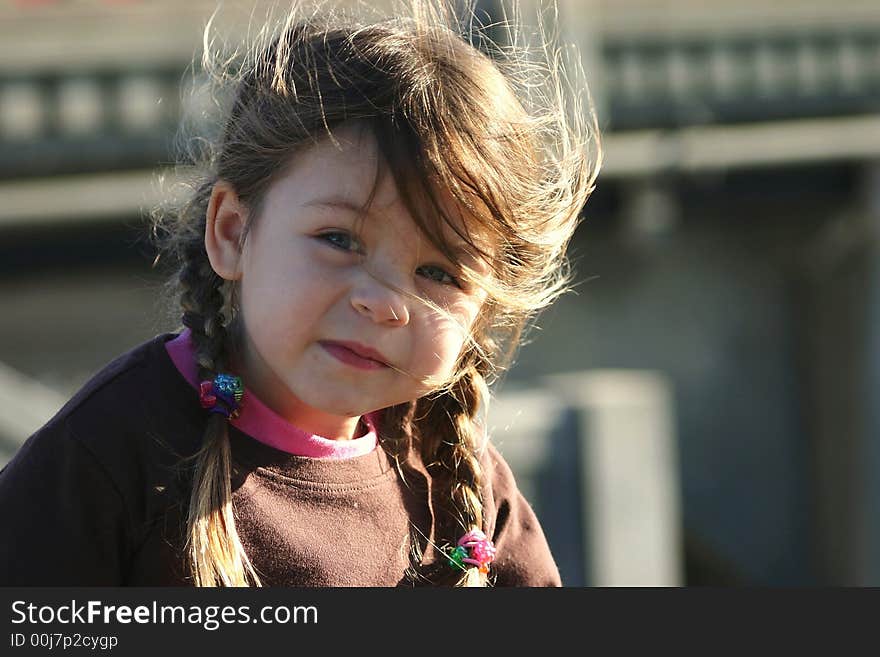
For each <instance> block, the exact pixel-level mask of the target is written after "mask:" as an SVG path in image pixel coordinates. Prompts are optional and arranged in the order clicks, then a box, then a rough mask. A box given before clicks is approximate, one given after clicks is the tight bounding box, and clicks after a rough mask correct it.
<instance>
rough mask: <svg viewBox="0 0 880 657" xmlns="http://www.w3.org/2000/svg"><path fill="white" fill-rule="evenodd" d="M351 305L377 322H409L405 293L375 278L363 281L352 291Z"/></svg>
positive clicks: (401, 323) (404, 324) (395, 323)
mask: <svg viewBox="0 0 880 657" xmlns="http://www.w3.org/2000/svg"><path fill="white" fill-rule="evenodd" d="M351 305H352V306H353V307H354V309H355V310H356V311H357V312H359V313H360V314H361V315H364V316H365V317H368V318H370V319H371V320H373V321H374V322H376V323H377V324H387V325H390V326H406V325H407V324H409V308H408V307H407V303H406V297H405V296H404V295H403V293H401V292H398V291H396V290H394V289H392V288H390V287H389V286H388V285H386V284H385V283H382V282H381V281H377V280H375V279H370V281H369V282H364V283H362V284H361V285H360V286H358V288H356V289H355V290H354V291H353V292H352V295H351Z"/></svg>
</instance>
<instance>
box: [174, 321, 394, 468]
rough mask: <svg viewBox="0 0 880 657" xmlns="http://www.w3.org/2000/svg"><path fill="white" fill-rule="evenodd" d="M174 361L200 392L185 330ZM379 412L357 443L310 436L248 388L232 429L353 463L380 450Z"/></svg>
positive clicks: (371, 417)
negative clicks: (355, 458)
mask: <svg viewBox="0 0 880 657" xmlns="http://www.w3.org/2000/svg"><path fill="white" fill-rule="evenodd" d="M165 350H166V351H167V352H168V355H169V356H170V357H171V361H172V362H173V363H174V366H175V367H176V368H177V369H178V371H179V372H180V373H181V374H182V375H183V377H184V378H185V379H186V380H187V381H189V384H190V385H191V386H192V387H193V388H195V389H196V390H198V388H199V385H198V384H199V381H198V368H197V367H196V362H195V358H194V353H195V349H194V348H193V344H192V339H191V332H190V330H189V329H184V330H183V331H182V332H181V333H180V335H178V336H177V337H176V338H174V339H173V340H169V341H168V342H166V343H165ZM377 418H378V411H377V412H375V413H369V414H367V415H364V416H363V419H364V421H365V422H366V424H367V427H368V428H369V431H368V432H367V433H366V434H365V435H363V436H361V437H359V438H355V439H353V440H330V439H329V438H324V437H322V436H316V435H314V434H310V433H308V432H306V431H303V430H302V429H300V428H298V427H296V426H294V425H292V424H291V423H290V422H288V421H287V420H285V419H284V418H282V417H281V416H280V415H278V414H277V413H275V411H273V410H272V409H270V408H269V407H268V406H266V405H265V404H263V402H261V401H260V400H259V399H257V397H255V396H254V395H253V394H252V393H250V392H248V390H247V388H245V393H244V402H243V403H242V408H241V415H239V416H238V418H237V419H235V420H230V422H231V423H232V425H233V426H234V427H236V428H237V429H240V430H241V431H243V432H244V433H246V434H248V435H249V436H252V437H253V438H255V439H256V440H258V441H260V442H261V443H264V444H266V445H269V446H270V447H274V448H275V449H280V450H281V451H283V452H288V453H289V454H293V455H295V456H308V457H310V458H315V459H350V458H354V457H356V456H363V455H365V454H369V453H370V452H372V451H373V450H374V449H375V448H376V444H377V439H376V421H377Z"/></svg>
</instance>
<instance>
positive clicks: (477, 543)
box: [449, 529, 495, 574]
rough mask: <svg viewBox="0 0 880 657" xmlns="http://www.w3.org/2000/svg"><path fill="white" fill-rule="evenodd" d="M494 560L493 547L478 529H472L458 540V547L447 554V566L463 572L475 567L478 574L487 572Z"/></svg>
mask: <svg viewBox="0 0 880 657" xmlns="http://www.w3.org/2000/svg"><path fill="white" fill-rule="evenodd" d="M494 560H495V546H494V545H493V544H492V541H490V540H489V539H488V538H486V535H485V534H484V533H483V532H481V531H480V530H479V529H472V530H471V531H469V532H468V533H467V534H465V535H464V536H462V537H461V538H460V539H458V546H457V547H456V548H455V549H454V550H453V551H452V552H450V553H449V565H450V566H452V567H454V568H461V569H462V570H464V569H465V568H466V567H467V566H465V564H468V565H471V566H477V567H478V568H479V569H480V572H481V573H483V574H485V573H488V572H489V564H490V563H492V562H493V561H494Z"/></svg>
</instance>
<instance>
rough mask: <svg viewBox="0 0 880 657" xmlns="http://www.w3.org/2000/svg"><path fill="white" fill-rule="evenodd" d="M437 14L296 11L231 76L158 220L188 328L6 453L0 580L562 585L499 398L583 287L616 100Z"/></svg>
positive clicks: (153, 346)
mask: <svg viewBox="0 0 880 657" xmlns="http://www.w3.org/2000/svg"><path fill="white" fill-rule="evenodd" d="M425 9H426V8H425V7H424V6H419V11H417V12H415V13H414V17H411V18H406V19H404V18H394V19H389V20H384V21H379V22H373V23H371V24H367V25H362V24H357V23H354V22H352V23H342V22H341V21H340V20H339V19H335V20H333V21H331V22H326V23H319V22H318V20H317V19H316V18H314V17H311V18H310V19H309V20H308V21H300V20H294V18H293V15H291V17H290V18H289V19H288V20H286V21H284V22H283V23H282V24H281V25H280V27H279V28H278V29H277V30H276V31H275V32H274V34H272V35H271V38H270V37H268V36H267V37H266V38H265V39H264V40H263V41H262V44H263V45H262V46H261V47H258V48H256V49H255V50H254V51H253V54H252V55H250V56H249V57H246V58H244V59H243V60H238V61H239V65H238V68H237V72H236V74H235V75H231V74H230V73H229V68H228V67H227V68H225V69H223V70H222V71H219V72H220V73H221V75H219V76H218V79H220V80H221V81H224V82H229V81H230V80H231V83H232V94H231V96H230V97H229V99H230V102H229V104H228V110H227V115H226V118H225V121H224V123H223V126H222V131H221V132H220V133H219V135H218V140H217V143H216V148H214V149H213V151H211V152H210V153H209V158H208V159H207V161H206V162H204V163H203V164H204V167H203V170H204V172H205V177H204V180H203V181H202V183H201V184H200V185H199V186H198V187H197V189H196V191H195V193H194V195H193V196H192V198H191V199H190V200H189V201H188V203H186V204H185V205H184V206H183V207H182V208H181V209H180V211H179V212H177V213H175V214H173V215H171V216H165V217H163V218H160V220H159V221H158V222H157V224H156V226H155V234H156V235H157V236H158V237H159V238H160V240H159V242H160V245H161V247H162V248H163V249H164V253H166V254H168V255H170V256H173V257H175V258H176V261H177V262H179V270H178V271H177V275H176V276H175V279H174V280H175V283H176V286H177V288H179V289H178V290H177V297H178V298H179V301H180V307H181V309H182V324H183V328H182V330H181V331H180V332H179V333H175V334H164V335H159V336H157V337H156V338H154V339H153V340H151V341H149V342H147V343H145V344H143V345H141V346H139V347H137V348H135V349H134V350H132V351H130V352H129V353H127V354H125V355H123V356H121V357H120V358H118V359H117V360H115V361H114V362H113V363H111V364H110V365H108V366H107V367H106V368H105V369H104V370H103V371H101V372H100V373H98V374H97V375H96V376H95V377H94V378H93V379H92V380H91V381H89V382H88V383H87V384H86V385H85V386H84V387H83V389H82V390H80V391H79V392H78V393H77V394H76V395H75V396H74V397H73V399H71V400H70V402H69V403H67V405H65V407H64V408H63V409H62V410H61V411H60V412H59V413H58V414H57V415H56V416H55V417H54V418H53V419H52V420H51V421H49V423H48V424H46V425H45V426H44V427H43V428H42V429H40V430H39V431H38V432H37V433H36V434H35V435H34V436H32V437H31V438H30V439H29V440H28V441H27V442H26V443H25V444H24V446H23V447H22V448H21V449H20V451H19V452H18V453H17V455H16V456H15V458H14V459H13V460H12V461H11V462H10V463H9V464H8V466H7V467H6V468H5V469H4V470H3V472H2V473H0V517H2V518H3V525H4V529H3V532H2V537H0V584H3V585H16V584H18V585H138V586H144V585H188V586H247V585H256V586H270V585H274V586H394V585H405V586H412V585H419V584H434V585H461V586H485V585H496V586H502V585H503V586H512V585H519V586H556V585H560V584H561V582H560V577H559V573H558V570H557V567H556V565H555V563H554V560H553V557H552V555H551V553H550V550H549V548H548V545H547V542H546V540H545V537H544V534H543V533H542V530H541V527H540V525H539V523H538V521H537V519H536V517H535V515H534V513H533V512H532V510H531V508H530V507H529V505H528V503H527V502H526V500H525V499H524V498H523V497H522V495H521V494H520V493H519V492H518V490H517V487H516V484H515V482H514V479H513V476H512V474H511V471H510V469H509V467H508V466H507V465H506V464H505V462H504V459H503V458H502V457H501V455H500V454H499V452H498V451H497V450H496V449H495V448H494V447H493V446H492V445H491V443H490V442H488V440H487V436H486V429H485V427H484V425H483V423H482V421H481V417H483V416H484V414H485V411H486V405H487V403H488V400H489V394H488V384H489V383H492V382H493V381H494V380H496V378H497V375H498V373H499V372H500V371H501V368H502V367H503V366H504V365H505V364H506V363H508V362H509V360H510V357H511V354H512V353H513V350H514V348H515V347H516V345H517V342H518V341H519V339H520V336H521V334H522V330H523V327H524V325H525V323H526V321H527V320H528V319H529V318H531V317H532V316H534V313H535V312H536V311H537V310H539V309H541V308H543V307H545V306H546V305H547V304H549V303H550V302H551V301H552V300H553V299H554V298H555V297H557V296H558V295H559V293H560V292H562V291H563V289H564V287H565V284H566V276H565V267H564V265H565V256H564V253H565V248H566V244H567V242H568V240H569V238H570V237H571V235H572V232H573V230H574V228H575V225H576V223H577V219H578V215H579V213H580V211H581V208H582V206H583V204H584V202H585V200H586V198H587V196H588V194H589V192H590V190H591V189H592V185H593V181H594V179H595V175H596V172H597V169H598V158H597V157H596V156H597V153H598V150H597V149H596V148H595V146H596V144H595V137H596V132H595V130H594V123H590V122H587V121H585V120H584V118H583V117H580V114H579V113H578V112H577V109H578V102H577V95H572V94H570V93H568V94H566V93H563V92H564V91H565V90H566V89H567V87H566V86H565V85H564V84H563V83H564V82H565V81H566V78H564V76H563V75H562V71H561V69H559V68H558V67H556V66H555V65H554V66H546V65H545V67H544V68H541V67H539V66H537V65H536V64H535V60H534V59H531V60H529V61H528V62H527V60H526V59H525V58H524V57H523V56H522V55H516V54H515V53H512V52H511V51H509V50H505V49H503V48H493V51H492V52H493V56H494V61H493V59H492V58H490V56H487V55H485V54H483V53H481V52H480V51H479V50H478V49H477V48H475V47H474V46H473V45H471V44H470V43H469V42H468V41H467V40H466V37H465V38H462V36H461V35H460V34H458V33H457V32H456V29H455V26H456V22H455V21H453V20H447V19H445V18H444V17H445V16H446V14H444V12H442V11H439V10H437V8H436V7H435V8H434V9H433V10H430V11H426V10H425ZM209 29H210V28H209ZM258 41H259V39H258ZM206 42H207V41H206ZM207 54H210V53H206V55H207ZM231 61H232V59H229V60H226V63H227V64H228V63H229V62H231ZM549 61H550V63H551V64H552V63H553V61H555V60H553V59H552V58H551V59H550V60H549ZM545 64H546V62H545ZM208 69H209V70H216V69H212V68H211V67H210V66H209V67H208ZM502 70H504V71H505V72H504V73H502ZM538 78H542V79H538ZM536 79H538V82H542V83H543V85H542V86H541V85H536ZM537 89H544V92H543V93H542V94H538V95H536V93H535V92H536V90H537ZM548 90H549V93H548ZM572 108H574V109H575V110H576V111H574V112H571V111H570V110H571V109H572ZM579 117H580V118H579ZM591 140H592V142H593V146H594V148H592V149H589V148H587V146H588V145H589V142H590V141H591ZM591 150H592V153H593V154H592V156H591V155H590V151H591Z"/></svg>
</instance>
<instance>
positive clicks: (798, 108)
mask: <svg viewBox="0 0 880 657" xmlns="http://www.w3.org/2000/svg"><path fill="white" fill-rule="evenodd" d="M538 1H539V0H532V2H533V4H537V3H538ZM239 4H240V7H239V8H240V9H241V14H240V15H241V16H242V17H244V19H245V20H242V21H241V23H240V24H236V23H233V24H232V25H233V29H234V27H235V26H236V25H238V26H239V27H240V29H242V30H244V29H245V28H246V18H247V16H248V14H249V12H250V10H251V8H252V6H253V4H254V3H239ZM261 4H263V3H256V6H260V5H261ZM226 5H227V6H230V5H231V6H235V5H236V3H230V2H227V3H226ZM478 5H479V7H480V10H481V11H484V12H486V14H487V15H488V16H499V15H500V11H499V4H498V2H497V1H493V0H485V1H481V2H479V3H478ZM214 7H215V4H214V3H213V2H206V1H203V0H193V1H191V2H187V3H179V2H172V1H171V0H152V1H150V2H147V1H145V0H144V1H139V0H115V1H110V0H18V1H13V2H10V1H7V2H5V3H3V4H0V301H2V321H0V401H2V404H0V464H2V463H3V462H5V461H6V460H7V459H8V458H9V457H10V456H11V454H12V453H14V451H15V450H16V449H17V447H18V445H20V444H21V442H22V441H23V440H24V439H25V438H26V437H27V436H28V435H29V434H30V433H31V432H32V431H33V430H34V429H36V428H37V427H38V426H39V425H40V424H41V423H42V422H44V421H45V420H46V419H48V417H50V416H51V415H52V414H53V413H54V412H55V411H57V410H58V408H60V406H61V404H62V403H63V402H64V400H65V398H67V397H68V396H69V395H70V394H72V393H73V392H74V391H75V390H76V389H77V388H78V387H79V386H80V385H81V384H82V383H83V382H84V381H85V380H86V379H87V378H88V377H89V376H91V375H92V374H93V373H95V372H96V371H97V370H98V369H100V368H101V367H102V366H103V365H104V364H105V363H106V362H108V361H109V360H110V359H112V358H113V357H114V356H116V355H117V354H119V353H121V352H123V351H125V350H127V349H128V348H130V347H132V346H134V345H135V344H138V343H139V342H141V341H143V340H146V339H148V338H150V337H152V336H153V335H155V334H157V333H159V332H163V331H169V330H173V329H174V328H175V325H174V322H173V321H170V320H168V319H167V318H165V317H164V316H163V315H162V313H161V312H160V305H159V303H158V301H157V299H158V296H159V287H160V285H161V282H162V281H161V279H160V278H159V276H158V274H157V273H156V272H155V270H153V269H152V268H151V263H152V259H153V257H154V253H153V252H152V250H151V249H150V247H149V245H148V243H147V241H146V224H145V223H144V220H143V216H144V212H145V211H146V210H149V208H151V207H152V206H153V205H155V204H156V203H157V202H158V201H159V198H160V197H159V191H158V187H157V185H156V184H155V183H156V181H157V180H158V178H159V177H160V176H161V174H162V173H163V171H165V170H166V169H167V167H168V166H169V165H171V164H172V162H173V157H174V148H173V147H174V137H175V131H176V128H177V126H178V123H179V121H180V119H181V117H182V116H190V117H195V118H196V119H198V117H199V116H200V115H201V107H200V103H204V102H207V100H206V99H205V98H204V97H202V96H200V95H199V94H198V92H197V91H196V92H194V93H190V91H191V89H190V88H189V85H188V84H187V83H188V82H189V81H191V77H192V76H191V75H189V74H187V73H186V71H187V69H188V67H190V66H191V64H192V63H193V62H194V61H195V62H197V61H198V52H199V47H200V41H201V30H202V28H203V26H204V23H205V21H206V20H207V18H208V17H209V16H210V14H211V12H212V11H213V9H214ZM559 17H560V21H559V22H560V25H562V26H563V32H564V35H565V36H566V37H567V38H569V39H572V40H574V41H576V42H578V43H579V44H580V48H581V51H582V58H583V64H584V67H585V69H586V74H587V77H588V79H589V80H590V81H591V91H592V93H593V95H594V97H595V100H596V104H597V110H598V115H599V121H600V124H601V127H602V131H603V135H604V145H605V151H606V158H607V159H606V165H605V167H604V169H603V172H602V174H601V176H600V178H599V183H598V189H597V191H596V193H595V194H594V195H593V197H592V198H591V199H590V201H589V202H588V204H587V207H586V211H585V217H586V221H585V222H584V223H583V224H582V225H581V227H580V228H579V229H578V232H577V234H576V236H575V239H574V241H573V243H572V247H571V255H572V257H573V259H574V262H575V266H576V269H577V272H578V280H577V285H576V293H575V294H570V295H568V296H567V297H565V298H564V299H563V300H561V301H560V302H559V303H558V304H557V305H556V306H555V307H554V308H553V309H552V310H550V311H549V312H548V313H547V314H546V315H545V316H544V317H543V318H542V320H541V322H540V330H538V331H535V332H534V333H533V334H532V336H531V338H532V341H531V344H529V345H527V346H526V347H525V348H524V349H523V350H522V352H521V355H520V357H519V359H518V362H517V364H516V366H515V367H514V368H513V370H512V371H511V373H510V374H509V376H508V377H507V380H506V381H505V383H504V386H503V388H502V389H501V391H500V394H499V397H498V401H497V404H496V405H495V406H494V407H493V409H492V416H491V420H492V423H493V426H494V432H493V439H494V440H495V442H496V443H497V444H498V445H499V448H500V449H501V451H502V452H503V453H504V454H505V455H506V456H507V457H508V459H509V460H510V462H511V465H512V466H513V467H514V469H515V471H516V473H517V476H518V477H519V478H520V481H521V485H522V488H523V491H524V493H525V494H526V496H527V498H528V499H529V500H530V501H531V502H532V503H533V505H534V506H535V508H536V511H537V512H538V515H539V517H540V518H541V520H542V523H543V524H544V526H545V529H546V531H547V534H548V539H549V540H550V543H551V547H552V548H553V550H554V553H555V554H556V556H557V559H558V561H559V564H560V567H561V569H562V572H563V577H564V580H565V582H566V584H568V585H574V586H577V585H585V584H599V585H605V584H610V585H617V584H635V585H677V584H680V585H704V584H705V585H716V586H728V585H730V586H735V585H764V586H799V585H808V586H809V585H878V584H880V513H878V510H880V403H878V401H877V399H876V398H875V397H874V395H873V393H872V392H871V391H872V390H873V389H874V384H875V383H880V339H878V338H880V257H878V256H880V246H878V226H880V3H877V2H876V0H870V1H867V0H842V1H841V2H837V3H827V2H819V1H817V0H784V1H781V2H777V3H772V4H770V3H766V2H759V1H757V0H741V1H739V2H736V3H733V2H721V1H720V0H702V1H699V2H697V1H696V0H667V1H663V2H660V1H650V0H587V1H579V0H559ZM195 72H196V79H198V70H197V67H196V71H195ZM196 89H197V85H196Z"/></svg>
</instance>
